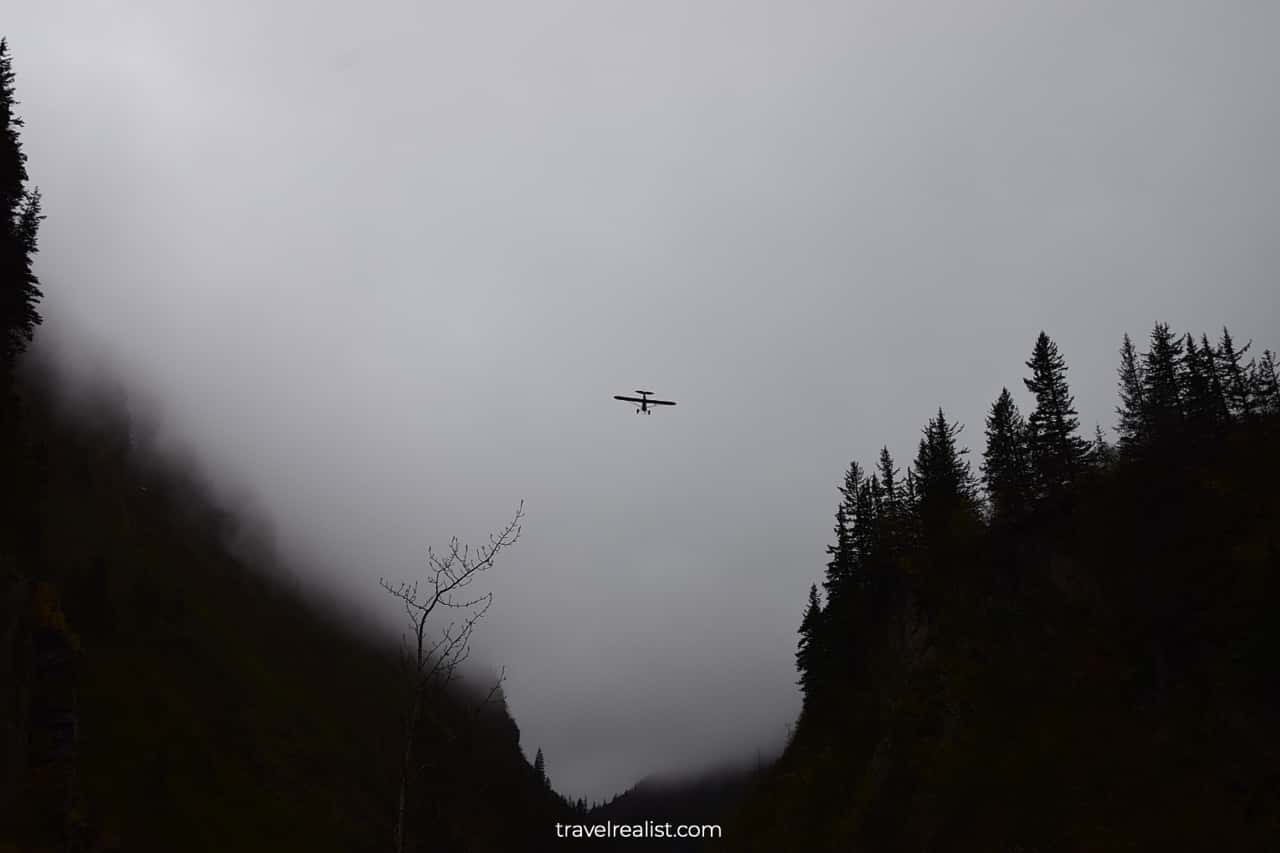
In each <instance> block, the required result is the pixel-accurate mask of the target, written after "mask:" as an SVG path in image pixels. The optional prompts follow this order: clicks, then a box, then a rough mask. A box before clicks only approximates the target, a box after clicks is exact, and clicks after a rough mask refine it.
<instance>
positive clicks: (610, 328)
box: [3, 0, 1280, 797]
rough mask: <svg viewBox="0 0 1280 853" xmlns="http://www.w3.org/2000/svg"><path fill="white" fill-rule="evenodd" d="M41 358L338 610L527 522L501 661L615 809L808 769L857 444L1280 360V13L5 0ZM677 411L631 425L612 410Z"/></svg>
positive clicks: (563, 774) (1099, 410) (503, 624)
mask: <svg viewBox="0 0 1280 853" xmlns="http://www.w3.org/2000/svg"><path fill="white" fill-rule="evenodd" d="M3 27H4V28H5V30H4V35H7V36H8V37H9V39H10V46H11V49H12V52H13V55H14V59H15V67H16V70H17V72H18V75H19V76H18V94H19V97H20V98H21V99H22V101H23V104H22V106H21V108H20V109H21V112H22V114H23V115H24V116H25V118H26V120H27V127H26V130H25V133H24V141H25V145H26V150H27V152H28V153H29V155H30V170H31V173H32V178H33V180H34V182H36V183H38V184H39V186H40V187H41V188H42V189H43V191H44V194H45V205H46V209H47V212H48V214H49V219H48V221H47V222H46V223H45V227H44V229H43V230H42V232H41V235H42V246H41V249H42V251H41V254H40V256H39V274H40V275H41V278H42V281H43V283H44V287H45V291H46V293H47V299H46V301H45V303H44V311H45V313H46V315H47V316H48V318H49V322H48V323H47V324H46V326H45V329H44V335H45V337H44V343H45V344H46V345H48V344H52V345H53V346H54V347H55V348H56V349H57V351H58V352H59V353H61V355H62V356H63V357H64V359H65V360H66V361H67V362H68V363H71V364H73V365H78V364H84V363H87V362H89V361H90V360H93V359H97V358H98V354H99V353H100V352H105V353H106V357H107V358H108V359H109V361H110V362H111V363H112V364H115V365H116V366H117V367H118V368H119V369H120V370H121V371H123V373H124V375H125V376H127V377H128V383H129V385H130V386H131V387H132V388H133V389H135V390H136V392H137V393H138V394H148V395H151V396H154V397H158V398H160V399H162V400H163V402H164V408H165V412H166V429H168V430H171V431H173V433H174V434H176V435H181V436H185V437H186V439H187V440H189V441H191V442H193V443H194V444H195V445H196V446H197V447H198V448H199V449H200V453H201V455H202V457H203V459H204V460H205V461H206V463H207V464H208V465H210V466H211V467H213V468H214V469H215V470H217V471H218V472H219V476H220V477H221V478H223V479H224V480H225V481H226V482H227V483H229V484H240V485H243V486H245V487H247V488H249V489H251V490H252V492H253V493H255V494H256V496H257V497H258V499H259V500H260V501H261V502H262V503H263V504H264V505H265V506H266V507H268V509H269V511H270V513H271V515H272V516H273V518H274V519H275V520H276V522H277V525H278V529H279V534H280V540H281V543H282V546H283V547H286V548H288V549H289V550H290V551H292V552H293V553H295V554H297V555H302V556H305V557H306V558H307V560H308V564H309V565H310V566H312V567H313V568H312V571H313V572H314V578H315V580H316V582H317V583H323V584H326V585H328V586H329V587H330V588H331V589H333V590H335V591H336V592H337V593H339V594H340V595H343V596H345V597H347V598H348V599H349V601H350V603H351V605H350V606H351V607H352V608H353V609H356V610H363V611H365V612H370V613H383V614H385V615H387V617H388V622H387V624H389V625H394V624H395V623H394V622H393V621H391V620H390V616H391V612H390V610H389V608H388V607H387V604H388V602H385V601H383V600H382V598H383V597H384V596H380V593H379V590H378V588H377V586H376V583H375V579H376V578H377V577H378V576H379V575H380V574H385V575H389V576H392V577H400V576H404V577H411V576H413V575H414V574H415V573H416V572H417V570H418V568H419V567H420V566H421V565H422V556H423V553H424V552H425V549H426V547H427V546H428V545H429V544H436V545H439V544H442V543H444V542H445V541H447V539H448V537H449V536H450V535H451V534H454V533H456V534H458V535H460V536H462V537H464V538H466V537H469V538H473V539H474V538H477V537H480V536H482V535H483V534H484V533H485V532H486V531H488V530H490V529H493V528H497V527H498V526H500V525H501V524H502V523H503V522H504V521H505V520H506V519H507V518H508V517H509V515H510V513H511V512H512V511H513V510H514V509H515V506H516V504H517V502H518V501H519V500H520V499H521V498H523V499H525V501H526V507H527V510H528V518H527V525H526V528H525V530H526V532H525V536H524V538H523V540H522V541H521V542H520V543H519V545H518V546H517V547H516V548H515V549H514V550H513V551H511V552H510V554H509V556H507V557H506V558H505V559H504V560H503V562H502V563H501V564H500V566H499V568H498V570H496V571H495V572H494V573H492V575H491V576H490V580H491V588H492V589H493V590H494V592H495V593H496V596H497V602H496V604H495V607H494V610H493V611H492V617H491V619H490V620H489V621H488V622H487V623H485V624H484V626H483V628H482V631H481V633H482V637H481V644H482V646H483V649H482V651H483V654H484V657H485V659H486V660H489V661H492V662H494V663H501V664H505V665H506V666H507V670H508V673H509V676H510V678H509V682H508V685H507V695H508V698H509V700H510V704H511V708H512V711H513V713H514V714H515V715H516V718H517V721H518V722H519V724H520V727H521V731H522V738H523V746H524V749H525V750H526V752H527V753H529V754H532V752H533V751H534V749H536V748H537V747H538V746H541V747H542V748H543V749H544V750H545V753H546V756H547V766H548V770H549V772H550V775H551V776H552V779H553V782H554V783H555V784H556V785H557V786H558V787H559V788H560V789H561V790H563V791H565V792H567V793H569V794H571V795H574V796H577V795H580V794H581V795H586V796H588V797H599V796H604V795H608V794H610V793H613V792H615V791H618V790H620V789H621V788H624V787H626V786H627V785H629V784H630V783H631V782H633V781H635V780H636V779H637V778H639V777H640V776H643V775H645V774H648V773H651V772H655V771H672V772H676V771H680V770H682V769H689V768H692V767H696V766H697V765H700V764H705V763H708V762H716V761H719V760H721V759H732V758H739V757H742V756H744V755H752V754H754V753H755V751H756V749H757V748H761V749H770V748H772V747H774V746H776V745H777V744H778V743H779V742H780V740H781V738H782V737H783V736H784V734H785V727H786V725H787V724H788V723H790V722H791V721H793V720H794V717H795V714H796V712H797V710H798V705H799V699H798V695H797V692H796V689H795V688H794V686H793V684H794V680H795V674H794V669H793V652H794V640H795V629H796V626H797V624H798V621H799V618H800V614H801V610H802V606H803V602H804V599H805V593H806V590H807V588H808V585H809V583H810V582H811V581H814V580H817V579H818V578H819V577H820V575H821V571H822V566H823V564H824V561H825V554H824V548H825V546H826V544H827V542H828V541H829V539H830V529H831V526H832V520H831V518H832V512H833V511H834V509H835V503H836V499H837V495H836V490H835V489H836V485H837V483H838V482H839V480H840V476H841V473H842V471H843V469H844V468H845V466H846V465H847V464H848V462H849V461H850V459H854V458H856V459H859V460H861V461H863V462H868V463H869V462H871V461H872V459H873V457H874V454H875V453H876V451H877V450H878V449H879V447H880V445H881V444H882V443H886V442H887V443H888V445H889V447H890V449H891V450H892V451H894V453H895V454H896V455H897V456H898V458H899V461H900V463H901V464H903V465H904V466H905V465H906V464H907V463H908V462H909V460H910V457H911V456H912V454H913V450H914V445H915V442H916V439H917V437H918V430H919V428H920V427H921V426H922V425H923V423H924V421H925V419H926V418H927V417H928V416H929V415H930V414H931V413H932V412H933V411H935V410H936V409H937V407H938V406H939V405H941V406H943V407H944V408H945V409H946V410H947V411H948V412H949V413H950V414H951V415H953V416H954V417H955V418H957V419H959V420H961V421H963V422H964V423H966V424H967V427H968V429H967V430H966V432H965V434H964V435H965V437H966V438H967V439H968V441H969V444H970V446H972V447H974V448H975V452H976V451H978V450H980V447H981V433H982V422H981V418H982V416H983V413H984V411H985V409H986V407H987V406H988V405H989V403H990V401H991V400H993V399H994V398H995V396H996V395H997V394H998V392H999V390H1000V388H1001V386H1002V385H1009V386H1010V388H1011V389H1012V390H1014V391H1015V393H1016V394H1018V396H1019V400H1020V401H1021V402H1023V403H1024V407H1026V397H1027V395H1026V393H1025V391H1024V390H1023V388H1022V386H1021V382H1020V379H1021V377H1022V376H1023V375H1024V373H1025V371H1024V369H1023V367H1022V362H1024V361H1025V360H1026V358H1027V357H1028V355H1029V351H1030V348H1031V344H1032V341H1033V339H1034V336H1035V334H1036V332H1037V331H1038V330H1039V329H1041V328H1044V329H1045V330H1047V331H1048V332H1049V333H1050V335H1051V336H1053V337H1054V338H1055V339H1056V340H1057V341H1058V343H1059V345H1060V346H1061V348H1062V351H1063V353H1064V355H1065V356H1066V358H1067V361H1068V364H1069V366H1070V369H1071V372H1070V374H1069V378H1070V379H1071V381H1072V383H1073V388H1074V390H1075V392H1076V396H1077V403H1078V407H1079V409H1080V413H1081V417H1082V420H1083V421H1084V423H1085V424H1086V426H1087V428H1088V429H1089V430H1090V431H1092V428H1093V424H1094V423H1095V421H1097V422H1101V423H1102V424H1103V425H1104V427H1105V426H1109V425H1110V424H1111V422H1112V420H1113V416H1112V409H1113V408H1114V405H1115V394H1114V376H1115V366H1116V360H1117V359H1116V350H1117V348H1118V346H1119V344H1120V337H1121V334H1122V333H1123V332H1124V331H1126V330H1128V331H1130V332H1131V333H1133V334H1134V335H1135V337H1145V335H1146V333H1147V331H1148V330H1149V329H1150V326H1151V324H1152V322H1153V321H1156V320H1164V321H1167V322H1169V323H1171V324H1172V325H1173V326H1174V327H1175V328H1176V329H1192V330H1195V331H1199V330H1200V329H1201V328H1202V327H1205V328H1207V329H1208V330H1209V331H1210V332H1211V334H1212V333H1214V330H1215V328H1216V327H1219V326H1221V325H1222V324H1224V323H1225V324H1229V325H1230V326H1231V327H1232V330H1233V332H1234V333H1235V334H1236V336H1237V337H1238V338H1240V339H1242V340H1243V339H1248V338H1257V339H1258V340H1259V346H1261V345H1268V346H1273V347H1274V346H1276V345H1277V344H1280V334H1277V322H1276V321H1277V319H1278V317H1277V313H1278V312H1277V306H1278V303H1280V298H1278V293H1280V289H1278V288H1277V287H1276V282H1275V276H1276V270H1277V268H1278V266H1280V265H1278V263H1277V261H1280V239H1278V238H1280V234H1278V233H1277V230H1278V229H1277V223H1278V222H1280V204H1278V201H1277V200H1278V199H1280V193H1278V192H1277V191H1278V190H1280V170H1277V168H1276V166H1275V163H1274V159H1275V156H1276V153H1275V152H1277V151H1280V115H1278V112H1280V100H1278V99H1277V98H1276V97H1275V82H1276V80H1277V79H1278V74H1277V72H1278V71H1280V59H1278V58H1277V54H1276V52H1275V36H1276V33H1277V32H1280V4H1275V3H1269V2H1216V1H1215V2H1209V0H1205V2H1198V3H1190V2H1172V0H1159V2H1128V3H1126V2H1105V3H1086V2H1061V3H1030V2H1027V3H1014V2H990V0H986V2H976V0H966V2H963V3H962V2H945V3H944V2H930V3H911V2H889V0H881V1H880V2H862V3H856V2H852V0H849V1H848V2H832V3H817V2H782V1H781V0H778V2H769V3H762V2H745V0H734V1H733V2H727V0H726V2H687V0H682V2H655V0H643V2H641V0H633V1H632V2H625V3H622V2H605V0H581V2H568V0H541V1H540V2H514V0H511V1H510V2H471V3H437V2H421V0H414V2H393V0H367V2H362V3H317V2H310V0H282V2H266V3H264V2H260V0H225V2H220V3H208V2H194V0H187V1H185V2H176V1H175V0H152V1H151V2H132V3H128V2H88V0H40V2H38V3H37V2H26V3H19V4H14V3H10V4H8V8H6V10H5V14H4V21H3ZM635 388H649V389H653V390H655V391H657V392H659V393H661V394H663V395H670V396H671V397H672V398H674V399H677V400H679V403H680V405H679V406H678V407H677V408H675V409H672V410H666V411H660V412H658V413H656V414H655V415H654V416H653V417H649V418H643V419H641V418H637V417H636V416H635V415H634V414H632V411H631V409H630V408H628V407H627V406H626V405H624V404H622V403H617V402H614V401H612V400H611V399H610V396H611V395H612V394H615V393H622V392H629V391H631V390H632V389H635Z"/></svg>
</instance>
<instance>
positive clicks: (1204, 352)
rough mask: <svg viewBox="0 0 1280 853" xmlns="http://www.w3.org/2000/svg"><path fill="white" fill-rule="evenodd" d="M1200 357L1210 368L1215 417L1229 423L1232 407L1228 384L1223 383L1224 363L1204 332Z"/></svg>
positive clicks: (1210, 386)
mask: <svg viewBox="0 0 1280 853" xmlns="http://www.w3.org/2000/svg"><path fill="white" fill-rule="evenodd" d="M1200 359H1201V363H1202V364H1204V365H1206V366H1207V368H1208V370H1209V388H1210V390H1211V393H1212V394H1213V410H1214V412H1215V413H1216V414H1215V418H1216V419H1217V420H1218V421H1219V422H1221V423H1222V424H1224V425H1225V424H1228V423H1230V422H1231V407H1230V405H1229V404H1228V401H1227V390H1226V386H1225V385H1224V384H1223V377H1222V365H1221V364H1220V363H1219V359H1218V354H1217V353H1216V352H1214V349H1213V346H1212V345H1211V344H1210V343H1209V336H1208V335H1206V334H1204V333H1203V332H1202V333H1201V334H1200Z"/></svg>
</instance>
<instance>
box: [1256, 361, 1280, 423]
mask: <svg viewBox="0 0 1280 853" xmlns="http://www.w3.org/2000/svg"><path fill="white" fill-rule="evenodd" d="M1251 384H1252V394H1253V398H1254V402H1255V404H1256V406H1257V408H1258V410H1259V411H1261V412H1263V413H1266V414H1269V415H1275V414H1280V378H1278V377H1277V374H1276V357H1275V353H1273V352H1272V351H1271V350H1269V349H1266V350H1263V351H1262V358H1261V359H1259V360H1258V364H1257V365H1256V366H1255V367H1254V369H1253V376H1252V383H1251Z"/></svg>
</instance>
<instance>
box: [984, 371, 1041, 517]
mask: <svg viewBox="0 0 1280 853" xmlns="http://www.w3.org/2000/svg"><path fill="white" fill-rule="evenodd" d="M982 477H983V482H984V483H985V484H986V487H987V496H988V498H989V499H990V501H991V513H992V516H993V518H995V519H1010V518H1016V517H1017V516H1019V515H1021V514H1022V512H1023V511H1024V509H1025V508H1026V505H1027V502H1028V501H1029V499H1030V497H1031V465H1030V461H1029V460H1028V458H1027V439H1026V423H1025V422H1024V421H1023V419H1022V413H1021V412H1019V411H1018V404H1017V403H1015V402H1014V401H1013V395H1012V394H1010V393H1009V389H1008V388H1003V389H1001V391H1000V396H999V397H997V398H996V401H995V402H994V403H992V404H991V411H990V413H989V414H988V415H987V449H986V451H984V453H983V455H982Z"/></svg>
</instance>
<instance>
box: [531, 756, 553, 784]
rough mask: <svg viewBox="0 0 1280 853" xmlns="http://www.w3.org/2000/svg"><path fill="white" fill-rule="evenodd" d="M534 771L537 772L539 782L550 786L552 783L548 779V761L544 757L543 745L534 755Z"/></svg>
mask: <svg viewBox="0 0 1280 853" xmlns="http://www.w3.org/2000/svg"><path fill="white" fill-rule="evenodd" d="M533 772H534V773H536V774H537V776H538V781H539V782H541V783H542V784H543V785H547V786H550V784H551V783H550V781H549V780H548V779H547V763H546V760H545V759H543V757H542V747H538V754H537V755H536V756H534V759H533Z"/></svg>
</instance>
